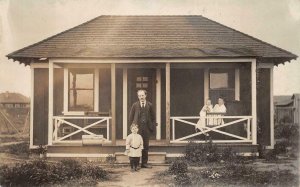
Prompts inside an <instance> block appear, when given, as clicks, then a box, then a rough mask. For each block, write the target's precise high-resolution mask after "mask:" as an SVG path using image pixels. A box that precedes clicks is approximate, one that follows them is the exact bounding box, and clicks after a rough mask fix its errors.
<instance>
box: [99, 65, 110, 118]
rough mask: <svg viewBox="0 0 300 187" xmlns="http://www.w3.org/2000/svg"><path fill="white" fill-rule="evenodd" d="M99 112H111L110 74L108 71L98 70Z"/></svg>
mask: <svg viewBox="0 0 300 187" xmlns="http://www.w3.org/2000/svg"><path fill="white" fill-rule="evenodd" d="M98 97H99V112H101V113H102V112H103V113H106V114H107V115H108V114H109V113H110V111H111V103H110V101H111V72H110V69H108V68H107V69H99V96H98Z"/></svg>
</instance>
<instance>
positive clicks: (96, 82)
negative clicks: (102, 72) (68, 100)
mask: <svg viewBox="0 0 300 187" xmlns="http://www.w3.org/2000/svg"><path fill="white" fill-rule="evenodd" d="M94 87H95V91H94V100H95V101H94V111H95V112H99V69H98V68H97V69H95V79H94Z"/></svg>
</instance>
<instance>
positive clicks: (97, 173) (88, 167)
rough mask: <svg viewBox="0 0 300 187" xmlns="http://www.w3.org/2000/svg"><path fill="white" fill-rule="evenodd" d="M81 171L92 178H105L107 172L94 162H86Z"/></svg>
mask: <svg viewBox="0 0 300 187" xmlns="http://www.w3.org/2000/svg"><path fill="white" fill-rule="evenodd" d="M82 173H84V175H85V176H89V177H90V178H92V179H107V177H108V173H107V172H106V171H105V170H104V169H102V168H101V167H99V166H97V165H95V164H94V163H86V164H85V165H84V166H83V167H82Z"/></svg>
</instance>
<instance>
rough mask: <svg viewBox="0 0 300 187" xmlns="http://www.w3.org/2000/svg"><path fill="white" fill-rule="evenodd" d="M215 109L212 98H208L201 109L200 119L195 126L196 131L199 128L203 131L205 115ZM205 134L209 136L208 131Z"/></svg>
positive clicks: (209, 121)
mask: <svg viewBox="0 0 300 187" xmlns="http://www.w3.org/2000/svg"><path fill="white" fill-rule="evenodd" d="M212 111H213V105H212V104H211V100H210V99H207V100H206V103H205V105H204V106H203V108H202V109H201V111H200V112H199V115H200V118H199V121H198V122H197V124H196V126H195V130H196V132H198V131H199V130H200V131H201V132H203V128H205V126H206V125H205V121H206V120H205V116H206V114H207V113H209V112H212ZM207 122H208V123H209V124H210V123H211V120H210V119H208V120H207ZM203 134H204V135H206V136H208V133H203Z"/></svg>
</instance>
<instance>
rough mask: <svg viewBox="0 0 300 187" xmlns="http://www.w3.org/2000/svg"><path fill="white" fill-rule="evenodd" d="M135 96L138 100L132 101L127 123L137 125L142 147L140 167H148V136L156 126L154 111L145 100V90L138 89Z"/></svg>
mask: <svg viewBox="0 0 300 187" xmlns="http://www.w3.org/2000/svg"><path fill="white" fill-rule="evenodd" d="M137 96H138V99H139V101H137V102H135V103H133V105H132V107H131V110H130V113H129V125H131V124H132V123H135V124H137V125H138V127H139V134H140V135H141V136H142V138H143V142H144V149H143V150H142V165H141V167H142V168H149V166H148V165H147V162H148V150H149V137H150V134H151V133H153V131H154V128H155V126H156V122H155V112H154V110H153V107H152V104H151V103H150V102H148V101H146V97H147V91H146V90H138V91H137Z"/></svg>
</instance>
